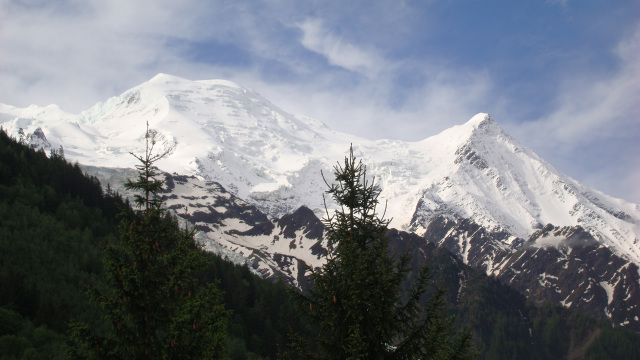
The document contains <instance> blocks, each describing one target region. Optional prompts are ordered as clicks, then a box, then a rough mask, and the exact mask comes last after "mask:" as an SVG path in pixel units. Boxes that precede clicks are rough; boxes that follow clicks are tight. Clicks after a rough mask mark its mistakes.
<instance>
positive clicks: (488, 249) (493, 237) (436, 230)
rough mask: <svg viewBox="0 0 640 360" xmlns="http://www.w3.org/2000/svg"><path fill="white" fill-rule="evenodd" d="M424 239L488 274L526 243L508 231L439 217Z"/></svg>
mask: <svg viewBox="0 0 640 360" xmlns="http://www.w3.org/2000/svg"><path fill="white" fill-rule="evenodd" d="M424 238H425V239H426V240H427V241H429V242H433V243H435V244H436V245H438V246H442V247H444V248H445V249H447V250H449V251H451V252H452V253H454V254H456V255H457V256H458V257H459V258H460V259H462V260H463V261H464V262H465V263H466V264H467V265H469V266H471V267H472V268H474V269H478V270H482V271H483V272H486V273H489V274H491V273H492V272H493V271H494V269H495V267H496V265H497V264H499V263H500V262H502V261H503V260H504V259H505V258H506V257H508V256H509V255H511V253H512V252H513V251H514V249H517V248H518V247H520V246H521V245H522V243H524V241H523V240H522V239H519V238H516V237H514V236H512V235H510V234H509V233H507V232H506V231H488V230H487V229H485V228H483V227H482V226H480V225H478V224H476V223H474V222H473V221H471V220H469V219H461V220H457V221H454V220H451V219H448V218H445V217H444V216H438V217H436V218H435V219H434V220H433V221H432V222H431V223H430V224H429V226H427V230H426V232H425V234H424Z"/></svg>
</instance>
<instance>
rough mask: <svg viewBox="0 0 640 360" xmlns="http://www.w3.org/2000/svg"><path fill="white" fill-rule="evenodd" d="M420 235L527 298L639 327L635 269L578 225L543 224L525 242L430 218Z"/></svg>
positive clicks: (638, 284)
mask: <svg viewBox="0 0 640 360" xmlns="http://www.w3.org/2000/svg"><path fill="white" fill-rule="evenodd" d="M424 237H425V239H426V240H428V241H430V242H433V243H435V244H437V245H438V246H441V247H443V248H446V249H447V250H449V251H451V252H452V253H454V254H456V256H458V258H460V259H461V260H463V261H464V262H465V263H466V264H467V265H469V266H471V267H472V268H474V269H477V270H481V271H483V272H485V273H487V274H489V275H493V276H495V277H496V278H497V279H499V280H500V281H502V282H504V283H506V284H509V285H511V286H512V287H513V288H515V289H516V290H518V291H520V292H521V293H523V294H524V295H526V296H527V297H528V298H529V299H531V300H533V301H535V302H538V303H542V302H545V301H550V302H556V303H561V304H562V305H564V306H565V307H567V308H570V309H577V310H580V311H582V312H585V313H587V314H589V315H591V316H594V317H597V318H601V319H607V320H609V321H611V322H612V323H613V324H614V325H617V326H626V327H629V328H631V329H633V330H635V331H640V297H639V296H640V277H639V273H638V267H637V265H635V264H634V263H632V262H630V261H629V260H627V259H625V258H622V257H621V256H619V255H617V254H615V253H613V252H612V251H611V250H610V249H609V248H607V247H605V246H603V245H602V244H600V243H599V242H598V241H597V240H596V239H595V238H594V237H593V236H592V235H591V234H590V233H588V232H587V231H585V230H584V229H583V228H582V227H580V226H575V227H554V226H553V225H550V224H549V225H547V226H545V227H544V228H542V229H541V230H538V231H537V232H535V233H534V234H533V235H532V236H531V237H530V238H529V239H528V240H527V241H526V242H525V241H523V240H521V239H517V238H512V237H511V238H510V235H509V234H508V233H506V232H500V231H498V232H490V231H488V230H486V229H484V228H482V227H481V226H479V225H477V224H475V223H473V222H471V221H469V220H468V219H461V220H457V221H454V220H450V219H447V218H444V217H438V218H436V219H434V220H433V221H432V222H431V223H430V224H429V226H428V228H427V231H426V233H425V235H424Z"/></svg>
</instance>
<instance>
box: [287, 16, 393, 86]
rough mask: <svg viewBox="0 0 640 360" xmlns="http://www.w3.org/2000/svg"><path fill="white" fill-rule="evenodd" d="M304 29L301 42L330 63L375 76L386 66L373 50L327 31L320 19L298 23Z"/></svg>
mask: <svg viewBox="0 0 640 360" xmlns="http://www.w3.org/2000/svg"><path fill="white" fill-rule="evenodd" d="M297 26H298V27H299V28H300V30H302V39H301V44H302V45H303V46H304V47H305V48H307V49H309V50H311V51H313V52H315V53H317V54H320V55H322V56H324V57H325V58H326V59H327V61H328V62H329V64H331V65H335V66H339V67H342V68H345V69H347V70H350V71H354V72H358V73H362V74H364V75H367V76H370V77H373V76H375V75H377V74H378V72H379V71H380V69H381V68H382V67H383V66H384V62H383V61H382V59H381V58H380V57H379V56H378V55H376V54H375V53H374V52H372V51H365V50H362V49H360V48H358V47H356V46H355V45H353V44H350V43H348V42H347V41H345V40H343V39H342V38H340V37H339V36H336V35H334V34H332V33H331V32H329V31H327V30H326V29H325V28H324V26H323V23H322V21H321V20H320V19H308V20H306V21H304V22H302V23H299V24H297Z"/></svg>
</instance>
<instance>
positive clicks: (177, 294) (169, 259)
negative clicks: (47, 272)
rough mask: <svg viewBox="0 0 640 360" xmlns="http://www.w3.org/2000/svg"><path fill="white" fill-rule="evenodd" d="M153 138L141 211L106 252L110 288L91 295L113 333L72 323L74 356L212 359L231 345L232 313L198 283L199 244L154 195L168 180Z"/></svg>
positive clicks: (151, 135)
mask: <svg viewBox="0 0 640 360" xmlns="http://www.w3.org/2000/svg"><path fill="white" fill-rule="evenodd" d="M154 145H156V138H155V132H153V131H150V130H147V134H146V150H145V154H144V155H141V156H137V155H134V156H136V158H137V159H138V160H139V161H140V163H141V164H140V165H139V166H138V167H137V168H138V172H139V173H138V179H137V181H135V182H134V181H131V180H129V181H128V182H127V184H126V185H125V186H126V187H127V188H129V189H134V190H138V191H140V193H141V194H138V195H136V200H135V203H136V205H137V206H138V208H139V209H140V210H138V211H137V212H136V214H135V216H132V217H124V218H123V219H122V221H121V224H120V243H118V244H113V245H110V246H108V247H107V248H106V252H105V260H104V265H105V273H106V278H107V285H108V289H107V291H105V292H99V291H96V290H94V291H93V292H92V300H93V301H94V302H96V303H97V304H98V306H99V307H100V309H101V310H102V312H103V314H104V315H103V316H104V319H105V321H106V323H107V325H108V327H109V329H108V331H107V333H106V334H104V335H100V334H97V333H96V332H95V331H93V330H92V329H90V327H89V326H88V325H86V324H83V323H73V324H72V325H71V340H72V346H70V347H69V355H70V357H71V358H96V359H97V358H100V359H103V358H106V359H201V358H202V359H212V358H220V357H222V356H223V355H224V354H225V353H224V350H225V349H224V346H225V344H226V326H227V318H228V316H229V315H228V312H227V311H226V310H225V309H224V306H223V305H222V304H221V294H220V291H219V290H218V289H217V287H216V286H215V284H213V283H209V284H203V283H201V282H200V281H199V280H198V278H197V277H196V275H197V272H198V271H202V270H203V269H204V268H205V267H206V264H207V263H206V258H205V257H204V256H203V254H202V252H201V250H200V249H199V248H198V247H197V246H196V244H195V241H194V236H193V235H194V233H193V230H191V231H190V230H188V229H187V228H186V227H185V229H184V230H181V229H180V227H179V226H178V224H177V222H176V221H175V219H173V218H171V217H170V216H169V215H168V213H167V211H166V209H165V208H163V202H162V199H160V198H158V197H157V196H156V194H157V192H158V191H160V190H161V189H162V186H163V181H162V180H158V179H156V176H158V175H159V174H158V169H157V167H156V166H155V165H154V163H155V162H156V161H158V160H159V159H161V158H162V157H163V156H164V155H166V154H167V152H166V151H165V152H164V153H160V154H154Z"/></svg>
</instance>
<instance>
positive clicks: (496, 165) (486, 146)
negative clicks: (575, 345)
mask: <svg viewBox="0 0 640 360" xmlns="http://www.w3.org/2000/svg"><path fill="white" fill-rule="evenodd" d="M147 123H149V126H150V127H151V128H152V129H154V130H155V131H157V134H158V137H157V138H158V140H159V143H158V144H157V146H159V147H160V149H158V150H159V151H164V150H169V155H168V156H167V157H166V158H164V159H162V160H161V161H160V162H158V163H157V165H158V166H159V167H160V168H161V169H162V170H164V171H165V172H167V174H166V176H167V185H168V189H167V193H166V196H167V205H168V206H169V207H170V208H172V209H175V210H176V211H177V212H178V213H180V212H181V210H180V209H181V208H183V207H184V206H188V208H189V220H190V221H191V222H192V223H194V224H196V225H198V226H199V228H200V229H201V230H202V235H201V238H200V241H201V242H202V243H203V244H205V246H206V248H207V249H209V250H211V251H215V252H217V253H219V254H221V255H223V256H226V257H228V258H229V259H231V260H232V261H235V262H239V263H246V264H248V265H249V266H250V267H251V268H253V269H254V270H255V271H256V272H258V273H260V274H262V275H263V276H265V277H267V278H277V277H278V276H284V277H285V278H286V279H287V280H288V281H289V282H290V283H291V284H293V285H295V286H304V282H305V276H304V268H305V266H306V265H311V266H319V265H320V264H322V263H323V256H324V254H325V251H326V250H325V245H326V242H325V241H324V240H323V237H322V235H323V234H322V231H323V229H322V224H321V223H320V221H319V219H318V218H319V217H322V216H323V214H324V201H323V193H324V191H325V190H326V184H325V183H324V180H323V176H322V174H324V176H325V178H326V179H327V180H328V181H331V180H332V178H333V174H332V172H333V170H332V169H333V166H334V165H335V164H336V162H338V161H342V159H344V156H345V155H347V153H348V151H349V147H350V145H351V144H353V149H354V153H355V155H356V156H357V157H358V158H360V159H362V161H363V162H364V163H365V164H366V165H367V169H368V176H369V177H370V178H375V181H376V182H377V183H378V185H379V186H380V187H381V189H382V193H381V198H382V200H383V201H385V200H386V213H385V215H386V218H392V219H393V220H392V222H391V227H393V228H396V229H399V230H404V231H407V232H413V233H415V234H417V235H419V236H420V237H421V238H423V239H425V242H433V243H435V244H438V245H439V246H441V247H444V248H446V249H448V250H450V251H451V252H453V253H454V254H455V255H456V256H458V258H459V259H461V260H462V262H464V263H465V264H467V265H469V266H471V267H473V268H475V269H478V270H481V271H483V272H486V273H487V274H489V275H492V276H496V277H498V278H499V279H501V280H502V281H504V282H506V283H509V284H511V285H512V286H514V287H515V288H517V289H519V290H520V291H522V292H523V293H525V294H527V295H528V296H529V297H530V298H533V299H535V300H538V301H542V300H549V301H557V302H561V303H563V304H564V305H565V306H567V307H571V308H578V309H581V310H584V311H587V312H590V313H592V314H594V315H596V316H600V317H603V318H609V319H610V320H612V321H613V322H614V323H616V324H619V325H625V324H631V326H634V327H635V328H638V329H640V320H638V316H640V309H639V308H638V307H637V306H636V307H633V304H634V303H636V304H637V303H638V301H640V286H639V285H640V280H638V279H639V277H638V265H640V240H639V239H640V206H639V205H637V204H632V203H630V202H627V201H624V200H622V199H615V198H612V197H610V196H607V195H606V194H603V193H601V192H599V191H596V190H594V189H591V188H588V187H587V186H584V185H582V184H580V183H579V182H577V181H575V180H573V179H571V178H569V177H568V176H566V175H564V174H562V173H561V172H560V171H558V170H556V169H555V168H553V167H552V166H551V165H549V164H548V163H546V162H545V161H544V160H542V159H541V158H540V157H539V156H538V155H536V154H535V153H534V152H533V151H531V150H530V149H527V148H526V147H524V146H523V145H521V144H520V143H519V142H518V141H517V140H515V139H513V138H512V137H511V136H509V135H508V134H506V133H505V132H504V131H503V130H502V129H501V128H500V126H499V125H498V124H497V123H496V121H495V120H494V119H492V118H491V117H490V116H489V115H487V114H478V115H476V116H474V117H473V118H472V119H470V120H469V121H467V122H466V123H464V124H462V125H459V126H455V127H453V128H450V129H448V130H445V131H444V132H442V133H440V134H438V135H435V136H432V137H429V138H426V139H424V140H422V141H419V142H401V141H396V140H377V141H370V140H366V139H362V138H358V137H355V136H351V135H347V134H344V133H339V132H336V131H333V130H331V129H329V128H328V127H327V126H325V125H324V124H322V123H320V122H317V121H315V120H313V119H310V118H306V117H303V116H298V115H292V114H289V113H287V112H285V111H284V110H282V109H279V108H278V107H277V106H275V105H274V104H272V103H270V102H269V101H268V100H267V99H265V98H263V97H262V96H260V95H259V94H257V93H256V92H254V91H251V90H248V89H244V88H242V87H240V86H238V85H236V84H234V83H231V82H228V81H224V80H206V81H189V80H185V79H182V78H178V77H174V76H170V75H165V74H160V75H157V76H156V77H154V78H153V79H151V80H149V81H148V82H146V83H143V84H141V85H139V86H137V87H134V88H132V89H130V90H128V91H126V92H125V93H123V94H122V95H120V96H116V97H113V98H110V99H108V100H106V101H105V102H104V103H99V104H96V105H95V106H93V107H92V108H90V109H88V110H86V111H84V112H82V113H80V114H70V113H67V112H65V111H63V110H61V109H60V108H58V107H57V106H55V105H49V106H46V107H38V106H35V105H34V106H30V107H28V108H16V107H12V106H9V105H3V104H0V125H1V126H2V127H3V128H4V129H5V130H6V131H8V133H9V134H11V135H12V136H15V137H16V138H18V139H21V141H24V142H25V143H28V144H30V145H31V146H33V147H37V148H43V149H45V150H46V151H50V150H52V151H62V149H64V155H65V157H66V158H67V159H68V160H71V161H78V162H79V163H80V164H82V165H83V167H84V169H85V171H87V172H89V173H90V174H92V175H96V176H97V177H98V178H99V179H100V180H101V181H102V182H103V185H106V184H107V183H108V184H110V185H111V187H112V188H114V189H115V190H117V191H120V192H123V189H122V187H121V186H122V184H123V183H124V181H125V180H126V178H127V177H133V173H131V172H130V171H131V170H126V168H133V166H134V165H136V161H137V160H136V159H135V158H134V157H133V156H131V154H130V152H133V153H142V152H143V146H144V135H145V130H146V124H147ZM328 206H329V207H330V208H331V207H332V206H334V205H333V204H331V203H329V204H328ZM380 210H382V209H380ZM548 224H552V225H548ZM400 233H401V232H400ZM400 233H397V234H400ZM402 234H405V235H401V236H406V233H402ZM576 234H578V235H579V237H577V235H576ZM412 236H415V235H412ZM578 240H580V241H578ZM552 242H553V243H554V244H555V245H554V246H548V245H549V244H550V243H552ZM558 264H560V265H558ZM576 289H582V290H580V291H577V290H576ZM591 299H595V300H591Z"/></svg>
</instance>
